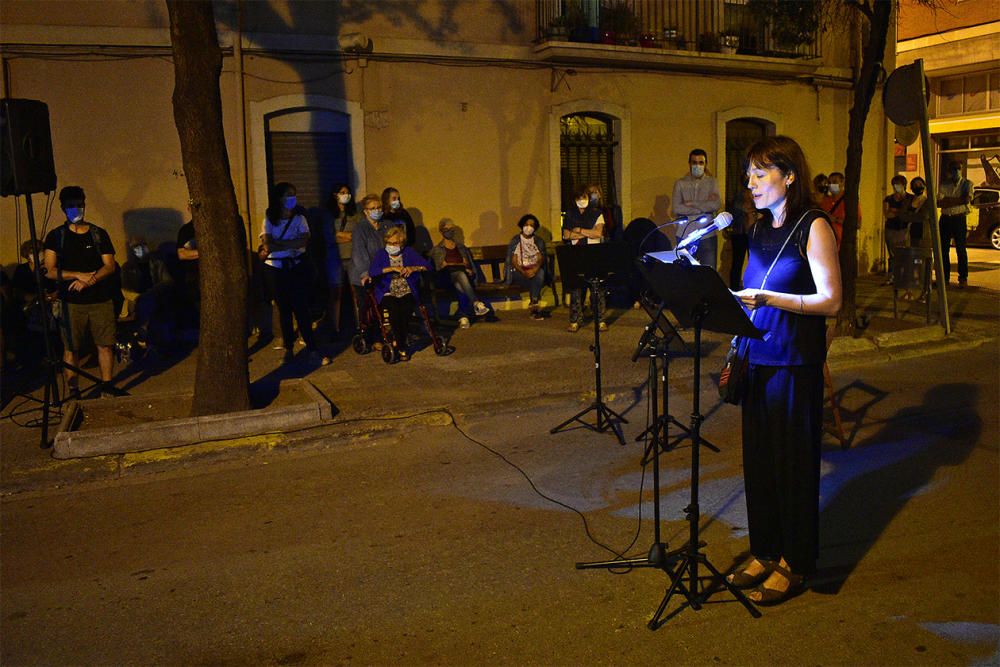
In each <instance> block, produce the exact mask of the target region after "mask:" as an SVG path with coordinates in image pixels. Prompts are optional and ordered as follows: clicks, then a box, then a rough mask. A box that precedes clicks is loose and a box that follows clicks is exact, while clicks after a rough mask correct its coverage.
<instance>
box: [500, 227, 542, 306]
mask: <svg viewBox="0 0 1000 667" xmlns="http://www.w3.org/2000/svg"><path fill="white" fill-rule="evenodd" d="M517 226H518V227H520V228H521V232H520V233H519V234H516V235H514V238H512V239H511V240H510V243H509V244H508V245H507V261H506V263H505V267H506V271H507V284H508V285H512V284H514V283H517V284H518V285H521V286H525V287H527V288H528V294H529V295H530V299H531V300H530V301H529V302H528V315H529V316H530V317H531V319H533V320H541V319H544V318H543V316H542V312H541V306H540V305H539V301H540V300H541V298H542V287H543V286H544V285H545V240H544V239H542V238H539V237H536V236H535V230H536V229H538V218H536V217H535V216H533V215H531V214H530V213H528V214H527V215H525V216H522V217H521V219H520V220H518V221H517Z"/></svg>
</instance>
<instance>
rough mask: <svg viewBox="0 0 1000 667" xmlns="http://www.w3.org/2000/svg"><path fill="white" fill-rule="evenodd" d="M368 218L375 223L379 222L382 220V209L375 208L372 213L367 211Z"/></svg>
mask: <svg viewBox="0 0 1000 667" xmlns="http://www.w3.org/2000/svg"><path fill="white" fill-rule="evenodd" d="M368 217H369V218H371V219H372V220H374V221H375V222H378V221H379V220H381V219H382V209H380V208H377V209H375V210H374V211H368Z"/></svg>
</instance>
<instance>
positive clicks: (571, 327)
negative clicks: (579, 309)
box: [566, 322, 580, 333]
mask: <svg viewBox="0 0 1000 667" xmlns="http://www.w3.org/2000/svg"><path fill="white" fill-rule="evenodd" d="M579 330H580V323H579V322H570V323H569V326H568V327H566V331H568V332H570V333H576V332H577V331H579Z"/></svg>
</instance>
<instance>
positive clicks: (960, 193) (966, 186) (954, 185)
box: [937, 160, 972, 288]
mask: <svg viewBox="0 0 1000 667" xmlns="http://www.w3.org/2000/svg"><path fill="white" fill-rule="evenodd" d="M971 199H972V181H970V180H969V179H967V178H962V163H961V162H958V161H957V160H953V161H951V162H949V163H948V169H947V171H945V173H944V176H942V177H941V184H940V185H939V186H938V191H937V205H938V208H940V209H941V219H940V220H938V227H939V228H940V229H941V258H942V259H943V260H944V261H943V263H944V282H945V284H947V283H948V280H949V279H950V278H951V242H952V241H955V254H956V255H957V256H958V286H959V288H964V287H965V286H966V285H968V284H969V253H968V251H967V250H966V249H965V236H966V234H967V233H968V230H967V229H966V227H965V216H966V215H968V213H969V210H970V209H969V201H970V200H971Z"/></svg>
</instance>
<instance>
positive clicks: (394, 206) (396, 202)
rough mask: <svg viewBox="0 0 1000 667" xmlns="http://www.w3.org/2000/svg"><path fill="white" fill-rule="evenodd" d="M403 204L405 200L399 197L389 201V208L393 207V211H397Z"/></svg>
mask: <svg viewBox="0 0 1000 667" xmlns="http://www.w3.org/2000/svg"><path fill="white" fill-rule="evenodd" d="M402 205H403V202H401V201H399V200H398V199H397V200H396V201H392V202H389V208H391V209H392V210H393V211H395V210H396V209H398V208H399V207H400V206H402Z"/></svg>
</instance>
